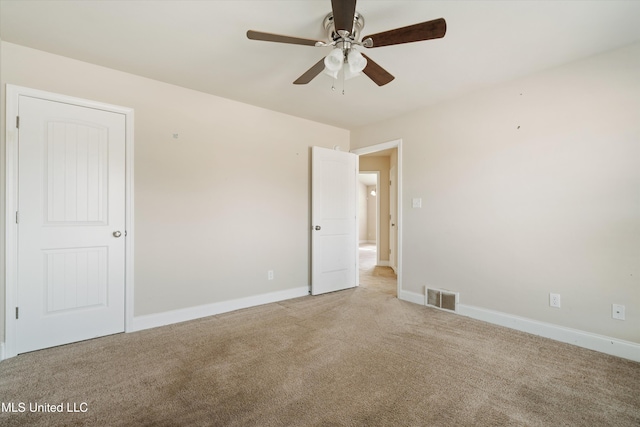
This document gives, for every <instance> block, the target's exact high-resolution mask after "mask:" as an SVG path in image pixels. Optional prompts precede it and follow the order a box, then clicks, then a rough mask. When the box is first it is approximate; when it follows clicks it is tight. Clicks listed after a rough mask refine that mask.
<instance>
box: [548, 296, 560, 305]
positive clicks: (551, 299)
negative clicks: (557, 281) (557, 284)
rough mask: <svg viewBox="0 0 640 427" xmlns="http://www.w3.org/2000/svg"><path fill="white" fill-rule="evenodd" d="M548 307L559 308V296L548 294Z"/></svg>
mask: <svg viewBox="0 0 640 427" xmlns="http://www.w3.org/2000/svg"><path fill="white" fill-rule="evenodd" d="M549 305H550V306H551V307H555V308H560V294H549Z"/></svg>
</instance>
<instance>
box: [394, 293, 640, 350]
mask: <svg viewBox="0 0 640 427" xmlns="http://www.w3.org/2000/svg"><path fill="white" fill-rule="evenodd" d="M398 298H399V299H401V300H404V301H409V302H412V303H415V304H420V305H425V298H424V295H420V294H417V293H415V292H409V291H400V293H399V295H398ZM452 314H458V315H461V316H466V317H470V318H472V319H476V320H482V321H484V322H488V323H492V324H494V325H500V326H505V327H507V328H511V329H515V330H518V331H522V332H527V333H529V334H533V335H538V336H541V337H544V338H549V339H552V340H555V341H560V342H564V343H567V344H573V345H576V346H578V347H583V348H588V349H589V350H594V351H598V352H600V353H605V354H610V355H612V356H617V357H622V358H624V359H629V360H633V361H636V362H640V344H636V343H633V342H629V341H624V340H620V339H617V338H611V337H607V336H604V335H597V334H592V333H590V332H585V331H580V330H578V329H571V328H566V327H564V326H558V325H554V324H551V323H545V322H540V321H537V320H533V319H528V318H525V317H519V316H514V315H511V314H507V313H502V312H499V311H493V310H487V309H484V308H480V307H474V306H470V305H464V304H458V307H457V312H456V313H452Z"/></svg>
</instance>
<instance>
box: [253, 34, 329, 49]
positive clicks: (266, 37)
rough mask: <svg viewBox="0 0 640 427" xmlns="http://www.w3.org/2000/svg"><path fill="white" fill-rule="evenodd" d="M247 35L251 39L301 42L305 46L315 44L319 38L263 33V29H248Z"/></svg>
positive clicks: (291, 42)
mask: <svg viewBox="0 0 640 427" xmlns="http://www.w3.org/2000/svg"><path fill="white" fill-rule="evenodd" d="M247 37H248V38H249V39H251V40H262V41H265V42H276V43H290V44H301V45H305V46H315V45H316V43H317V42H318V41H317V40H311V39H302V38H300V37H290V36H281V35H280V34H271V33H263V32H261V31H253V30H249V31H247Z"/></svg>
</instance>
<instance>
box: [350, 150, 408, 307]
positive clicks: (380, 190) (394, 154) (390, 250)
mask: <svg viewBox="0 0 640 427" xmlns="http://www.w3.org/2000/svg"><path fill="white" fill-rule="evenodd" d="M401 143H402V141H401V140H396V141H391V142H388V143H384V144H378V145H375V146H371V147H365V148H361V149H356V150H352V152H353V153H355V154H358V155H359V164H360V167H359V169H360V173H361V174H363V176H361V179H360V183H359V192H360V193H361V195H360V196H359V199H360V200H359V203H360V204H361V205H362V206H364V204H365V202H366V203H367V208H368V207H369V206H370V205H372V204H373V205H375V215H372V212H371V209H366V211H364V209H360V212H359V217H358V220H359V232H360V239H359V241H360V245H359V250H358V252H359V253H358V257H359V264H360V268H359V270H360V271H359V273H360V281H359V284H360V285H361V286H372V287H375V288H377V289H379V290H383V291H384V292H388V293H390V294H392V295H394V296H400V293H401V289H402V268H401V266H402V255H401V236H400V233H399V230H400V226H401V220H402V215H401V204H400V203H399V200H401V191H402V185H401V176H402V175H401V170H402V169H401V158H402V157H401V149H402V147H401V145H402V144H401ZM367 174H375V178H376V185H375V187H374V186H373V185H372V183H373V180H372V179H371V176H369V177H368V179H367ZM372 218H375V226H373V227H372V224H371V221H372ZM363 223H364V224H366V232H365V225H364V224H363ZM373 230H375V231H373Z"/></svg>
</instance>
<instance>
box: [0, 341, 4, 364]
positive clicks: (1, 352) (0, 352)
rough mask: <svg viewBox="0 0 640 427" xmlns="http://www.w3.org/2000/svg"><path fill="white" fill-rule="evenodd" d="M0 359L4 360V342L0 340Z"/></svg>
mask: <svg viewBox="0 0 640 427" xmlns="http://www.w3.org/2000/svg"><path fill="white" fill-rule="evenodd" d="M0 360H4V342H0Z"/></svg>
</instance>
